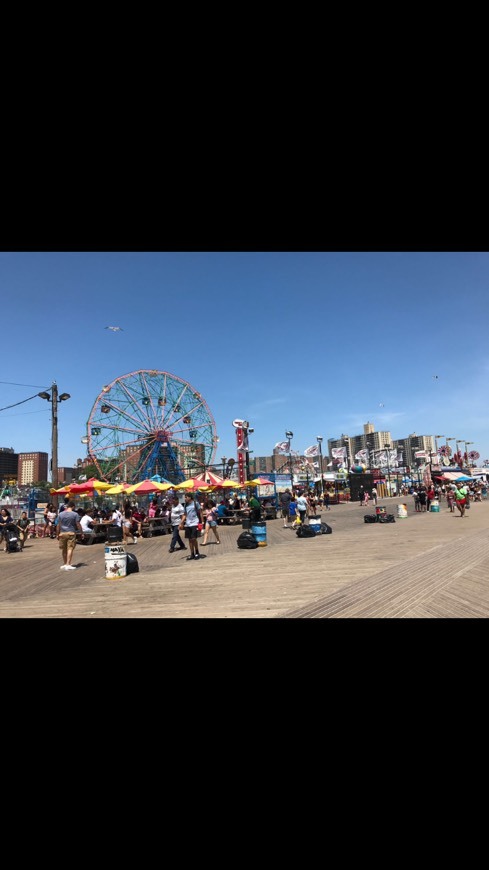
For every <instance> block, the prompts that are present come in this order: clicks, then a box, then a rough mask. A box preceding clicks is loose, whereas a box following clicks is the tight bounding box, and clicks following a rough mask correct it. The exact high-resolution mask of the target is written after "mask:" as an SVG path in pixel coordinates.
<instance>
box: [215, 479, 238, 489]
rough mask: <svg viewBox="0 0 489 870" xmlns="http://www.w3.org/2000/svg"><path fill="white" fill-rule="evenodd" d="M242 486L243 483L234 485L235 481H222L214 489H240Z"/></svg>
mask: <svg viewBox="0 0 489 870" xmlns="http://www.w3.org/2000/svg"><path fill="white" fill-rule="evenodd" d="M243 486H244V483H236V481H235V480H223V482H222V483H220V484H218V485H217V486H216V489H242V488H243Z"/></svg>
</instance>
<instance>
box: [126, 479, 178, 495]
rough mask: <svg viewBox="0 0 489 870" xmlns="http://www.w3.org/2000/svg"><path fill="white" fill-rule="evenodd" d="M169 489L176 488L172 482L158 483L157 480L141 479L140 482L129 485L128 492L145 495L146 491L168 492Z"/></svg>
mask: <svg viewBox="0 0 489 870" xmlns="http://www.w3.org/2000/svg"><path fill="white" fill-rule="evenodd" d="M169 489H174V486H173V484H172V483H158V482H157V481H156V480H141V481H140V482H139V483H135V484H133V486H129V487H128V488H127V489H126V492H127V494H128V495H130V493H132V492H137V493H138V494H139V495H144V493H148V492H166V491H167V490H169Z"/></svg>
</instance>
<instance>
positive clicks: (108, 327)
mask: <svg viewBox="0 0 489 870" xmlns="http://www.w3.org/2000/svg"><path fill="white" fill-rule="evenodd" d="M105 328H106V329H111V330H112V332H124V330H123V328H122V326H106V327H105Z"/></svg>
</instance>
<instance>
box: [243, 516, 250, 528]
mask: <svg viewBox="0 0 489 870" xmlns="http://www.w3.org/2000/svg"><path fill="white" fill-rule="evenodd" d="M241 528H242V529H251V520H250V518H249V517H248V518H247V519H245V520H242V521H241Z"/></svg>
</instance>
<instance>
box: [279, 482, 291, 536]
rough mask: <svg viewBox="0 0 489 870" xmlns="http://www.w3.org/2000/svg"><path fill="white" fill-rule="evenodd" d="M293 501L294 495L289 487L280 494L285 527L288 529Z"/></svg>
mask: <svg viewBox="0 0 489 870" xmlns="http://www.w3.org/2000/svg"><path fill="white" fill-rule="evenodd" d="M291 501H292V496H291V495H290V491H289V490H288V489H286V490H285V492H282V493H281V494H280V507H281V509H282V517H283V521H284V529H288V525H287V520H288V518H289V505H290V502H291Z"/></svg>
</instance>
